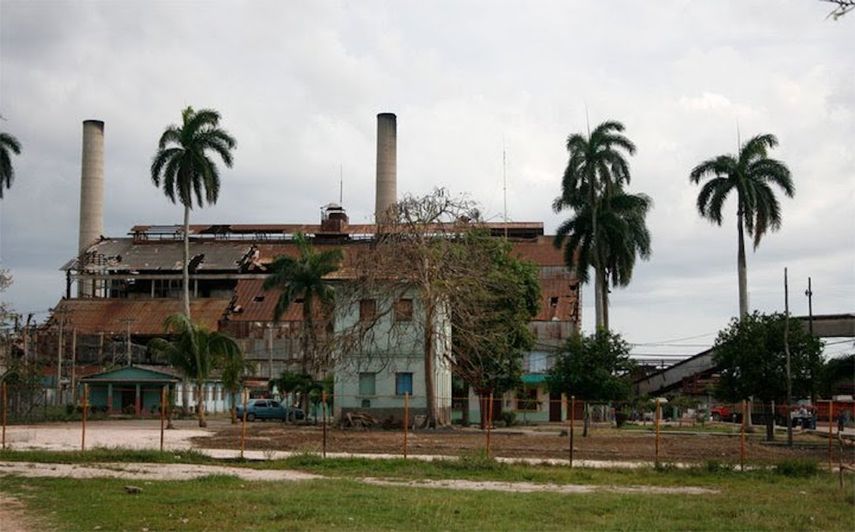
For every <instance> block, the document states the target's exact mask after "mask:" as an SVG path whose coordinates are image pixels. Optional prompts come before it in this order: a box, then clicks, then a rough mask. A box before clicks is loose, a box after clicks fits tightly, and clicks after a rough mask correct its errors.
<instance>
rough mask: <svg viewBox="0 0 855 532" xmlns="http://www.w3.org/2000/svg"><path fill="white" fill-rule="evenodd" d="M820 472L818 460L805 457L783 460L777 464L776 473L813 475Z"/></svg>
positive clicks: (795, 475)
mask: <svg viewBox="0 0 855 532" xmlns="http://www.w3.org/2000/svg"><path fill="white" fill-rule="evenodd" d="M818 472H819V464H818V463H817V461H816V460H810V459H805V458H794V459H788V460H782V461H780V462H778V463H777V464H776V465H775V473H778V474H779V475H784V476H785V477H812V476H814V475H816V474H817V473H818Z"/></svg>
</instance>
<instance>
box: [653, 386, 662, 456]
mask: <svg viewBox="0 0 855 532" xmlns="http://www.w3.org/2000/svg"><path fill="white" fill-rule="evenodd" d="M661 416H662V410H661V409H660V407H659V399H657V400H656V412H655V414H654V416H653V417H654V418H655V423H656V459H655V461H654V465H655V466H656V467H659V419H660V418H661Z"/></svg>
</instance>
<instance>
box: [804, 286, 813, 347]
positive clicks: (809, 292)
mask: <svg viewBox="0 0 855 532" xmlns="http://www.w3.org/2000/svg"><path fill="white" fill-rule="evenodd" d="M805 295H806V296H807V298H808V330H809V331H810V335H811V337H813V290H812V289H811V286H810V277H808V287H807V290H805Z"/></svg>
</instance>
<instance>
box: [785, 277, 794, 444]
mask: <svg viewBox="0 0 855 532" xmlns="http://www.w3.org/2000/svg"><path fill="white" fill-rule="evenodd" d="M784 353H786V355H787V445H788V446H790V447H792V446H793V420H792V416H791V415H790V414H791V412H790V411H791V408H792V407H791V406H790V403H792V401H793V379H792V375H791V374H790V293H789V286H788V285H787V269H786V268H784Z"/></svg>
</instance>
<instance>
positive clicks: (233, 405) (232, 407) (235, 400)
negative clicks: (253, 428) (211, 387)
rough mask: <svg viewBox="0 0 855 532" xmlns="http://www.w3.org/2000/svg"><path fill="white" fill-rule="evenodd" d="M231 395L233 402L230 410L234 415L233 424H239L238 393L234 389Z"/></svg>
mask: <svg viewBox="0 0 855 532" xmlns="http://www.w3.org/2000/svg"><path fill="white" fill-rule="evenodd" d="M231 396H232V404H231V408H230V409H229V410H230V413H231V415H232V425H237V393H235V392H234V391H232V393H231Z"/></svg>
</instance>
